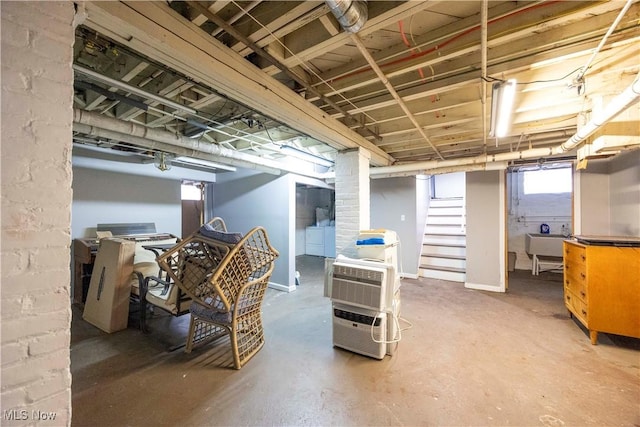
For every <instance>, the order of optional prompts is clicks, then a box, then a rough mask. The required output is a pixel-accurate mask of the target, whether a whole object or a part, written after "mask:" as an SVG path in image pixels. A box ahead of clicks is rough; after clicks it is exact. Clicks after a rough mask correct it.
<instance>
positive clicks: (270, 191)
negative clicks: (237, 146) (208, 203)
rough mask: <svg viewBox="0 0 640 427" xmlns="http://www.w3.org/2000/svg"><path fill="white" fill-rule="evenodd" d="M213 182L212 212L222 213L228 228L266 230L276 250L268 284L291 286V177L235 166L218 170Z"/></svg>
mask: <svg viewBox="0 0 640 427" xmlns="http://www.w3.org/2000/svg"><path fill="white" fill-rule="evenodd" d="M214 186H215V190H214V192H215V200H214V207H213V215H214V216H219V217H222V218H223V219H224V221H225V223H226V225H227V229H228V230H229V231H239V232H241V233H243V234H244V233H247V232H248V231H249V230H251V229H252V228H253V227H256V226H262V227H264V228H265V229H266V230H267V235H268V237H269V242H270V243H271V245H272V246H273V247H274V248H276V250H278V252H279V253H280V256H279V257H278V259H277V260H276V263H275V269H274V272H273V275H272V276H271V282H272V283H271V285H272V286H273V287H276V288H277V289H281V290H285V291H293V290H295V288H296V286H295V232H294V230H295V214H294V212H295V194H296V192H295V191H296V190H295V187H296V182H295V177H294V176H292V175H291V174H286V175H283V176H277V175H269V174H265V173H257V172H254V171H247V170H244V169H238V171H237V172H235V173H233V174H221V175H219V176H218V180H217V182H216V184H214Z"/></svg>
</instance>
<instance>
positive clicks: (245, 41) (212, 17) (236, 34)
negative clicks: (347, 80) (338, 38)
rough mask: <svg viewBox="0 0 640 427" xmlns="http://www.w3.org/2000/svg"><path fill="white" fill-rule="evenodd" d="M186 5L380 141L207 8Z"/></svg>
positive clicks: (192, 4)
mask: <svg viewBox="0 0 640 427" xmlns="http://www.w3.org/2000/svg"><path fill="white" fill-rule="evenodd" d="M187 3H188V4H189V5H191V6H192V7H193V8H194V9H196V10H197V11H198V13H201V14H202V15H203V16H206V17H207V19H208V20H209V21H211V22H213V23H214V24H216V25H217V26H218V27H220V28H223V29H224V31H225V32H227V33H228V34H229V35H231V36H232V37H233V38H235V39H236V40H238V41H240V42H242V43H243V44H245V45H246V46H248V47H249V48H251V50H253V51H254V52H255V53H256V54H257V55H260V56H261V57H262V58H264V59H265V60H267V61H269V62H270V63H271V64H272V65H273V66H275V67H277V68H278V69H279V70H280V71H282V72H283V73H285V74H286V75H287V76H288V77H289V78H290V79H292V80H293V81H295V82H296V83H297V84H299V85H300V86H301V87H303V88H305V90H307V91H309V92H310V93H312V94H313V95H314V96H317V97H318V98H320V99H321V100H322V101H324V102H326V103H327V104H329V105H330V106H331V107H332V108H334V109H335V110H336V111H339V112H340V114H342V115H343V117H344V118H345V120H347V122H348V123H347V124H349V123H351V124H353V125H354V126H357V127H358V128H359V129H362V130H363V131H364V132H366V133H367V134H368V135H369V136H371V137H373V138H374V139H375V140H376V141H380V140H381V138H380V135H378V134H376V133H375V132H374V131H372V130H371V129H369V128H368V127H367V126H365V125H363V124H362V123H360V122H359V121H358V120H356V119H355V118H354V117H353V116H352V115H351V114H350V113H349V112H348V111H346V110H345V109H344V108H342V107H341V106H339V105H338V104H337V103H335V102H334V101H332V100H331V99H329V98H328V97H326V96H325V95H323V94H322V93H320V92H319V91H318V89H316V88H315V87H313V86H312V85H310V84H309V83H307V82H306V81H305V80H304V79H303V78H301V77H300V76H299V75H297V74H296V73H294V72H293V71H291V69H289V68H288V67H286V66H285V65H284V64H283V63H282V62H281V61H279V60H278V59H277V58H276V57H274V56H273V55H271V54H270V53H269V52H267V51H266V50H265V49H263V48H261V47H260V46H258V45H257V44H256V43H255V42H253V41H252V40H251V39H249V38H248V37H247V36H245V35H244V34H242V33H241V32H240V31H238V30H236V29H235V28H234V27H233V26H231V25H229V24H228V23H227V22H226V21H225V20H224V19H222V18H220V17H219V16H217V15H216V14H215V13H211V11H209V10H208V9H207V8H205V7H204V6H202V5H201V4H200V3H198V2H197V1H187ZM365 10H366V7H365Z"/></svg>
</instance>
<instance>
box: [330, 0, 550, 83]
mask: <svg viewBox="0 0 640 427" xmlns="http://www.w3.org/2000/svg"><path fill="white" fill-rule="evenodd" d="M559 2H560V0H554V1H548V2H543V3H538V4H535V5H533V6H530V7H528V8H526V9H520V10H516V11H514V12H511V13H509V14H507V15H504V16H501V17H499V18H494V19H491V20H489V21H487V25H489V24H493V23H495V22H498V21H501V20H503V19H506V18H509V17H511V16H515V15H519V14H520V13H524V12H529V11H531V10H533V9H537V8H540V7H546V6H549V5H552V4H554V3H559ZM401 23H402V21H400V28H401V32H402V24H401ZM480 28H481V25H476V26H474V27H471V28H469V29H467V30H465V31H463V32H461V33H460V34H457V35H455V36H453V37H451V38H450V39H449V40H446V41H445V42H443V43H442V44H440V45H436V46H434V47H432V48H430V49H427V50H424V51H422V52H419V53H414V52H413V49H412V50H411V54H410V55H408V56H405V57H402V58H398V59H395V60H393V61H389V62H386V63H384V64H381V65H380V68H383V67H388V66H390V65H396V64H400V63H402V62H405V61H408V60H410V59H414V58H420V57H423V56H425V55H428V54H430V53H432V52H435V51H437V50H438V49H439V48H442V47H444V46H447V45H448V44H450V43H452V42H454V41H455V40H458V39H459V38H461V37H463V36H466V35H467V34H470V33H472V32H474V31H476V30H478V29H480ZM402 38H403V39H404V40H405V44H407V43H408V42H407V40H406V37H405V35H404V32H402ZM407 46H408V45H407ZM369 70H371V67H366V68H362V69H360V70H356V71H353V72H351V73H348V74H345V75H342V76H339V77H336V78H334V79H331V80H329V82H330V83H333V82H336V81H338V80H342V79H344V78H347V77H352V76H355V75H358V74H361V73H364V72H365V71H369Z"/></svg>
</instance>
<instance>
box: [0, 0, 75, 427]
mask: <svg viewBox="0 0 640 427" xmlns="http://www.w3.org/2000/svg"><path fill="white" fill-rule="evenodd" d="M0 15H1V21H2V26H1V27H2V34H1V37H0V39H2V90H1V95H2V96H1V98H2V131H1V137H2V167H1V169H2V174H1V175H2V179H1V181H2V186H1V194H2V197H0V200H1V201H2V251H1V253H2V285H1V286H2V288H1V289H2V290H1V294H2V297H1V298H0V302H1V311H2V333H1V336H2V339H1V351H2V379H1V382H2V420H1V421H0V424H2V425H56V426H68V425H70V424H71V370H70V367H71V358H70V336H71V335H70V331H71V295H70V289H71V285H70V284H71V274H70V269H69V264H70V249H69V245H70V243H71V200H72V191H71V182H72V176H71V174H72V171H71V147H72V129H71V123H72V121H73V110H72V105H73V70H72V68H71V64H72V60H73V42H74V31H73V26H72V22H73V19H74V4H73V2H62V1H61V2H11V1H3V2H0ZM5 423H6V424H5Z"/></svg>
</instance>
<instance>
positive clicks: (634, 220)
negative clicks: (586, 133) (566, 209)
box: [574, 150, 640, 237]
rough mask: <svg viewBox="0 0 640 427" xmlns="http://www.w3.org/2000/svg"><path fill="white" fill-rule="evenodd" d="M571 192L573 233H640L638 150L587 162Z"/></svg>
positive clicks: (579, 172)
mask: <svg viewBox="0 0 640 427" xmlns="http://www.w3.org/2000/svg"><path fill="white" fill-rule="evenodd" d="M574 191H575V193H576V200H575V205H574V212H575V222H576V232H575V234H580V235H605V236H607V235H614V236H636V237H638V236H640V150H633V151H628V152H625V153H621V154H619V155H617V156H615V157H612V158H610V159H607V160H601V161H589V162H588V164H587V168H586V169H584V170H580V171H578V172H577V173H576V174H575V183H574Z"/></svg>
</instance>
